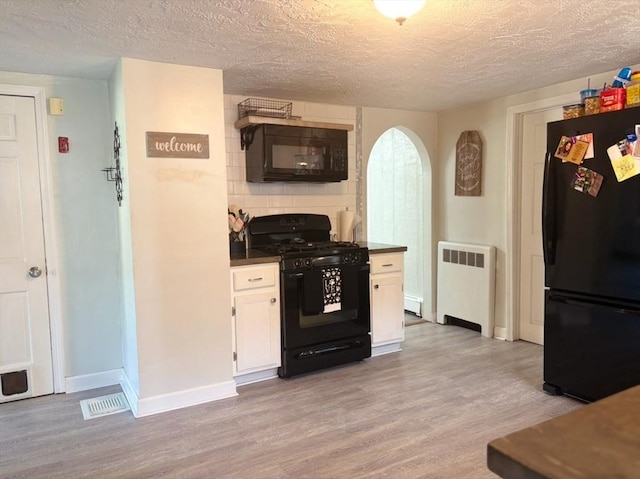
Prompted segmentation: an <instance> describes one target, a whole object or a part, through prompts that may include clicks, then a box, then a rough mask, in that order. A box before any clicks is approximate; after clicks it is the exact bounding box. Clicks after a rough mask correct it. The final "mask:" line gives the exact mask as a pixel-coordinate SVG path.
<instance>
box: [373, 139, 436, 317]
mask: <svg viewBox="0 0 640 479" xmlns="http://www.w3.org/2000/svg"><path fill="white" fill-rule="evenodd" d="M422 172H423V168H422V161H421V157H420V153H419V151H418V149H417V148H416V145H415V144H414V142H413V141H412V140H411V138H409V136H408V135H407V134H406V133H404V132H403V131H402V130H401V129H399V128H390V129H389V130H387V131H385V132H384V133H383V134H382V135H381V136H380V138H378V140H377V141H376V143H375V144H374V146H373V148H372V150H371V155H370V157H369V161H368V166H367V240H368V241H370V242H374V243H386V244H398V245H406V246H407V252H406V254H405V270H404V271H405V274H404V281H405V282H404V285H405V286H404V292H405V307H406V309H409V310H412V311H413V312H415V313H417V314H421V310H420V305H421V304H422V300H423V277H424V270H425V263H424V261H423V253H424V238H423V236H424V235H423V218H424V214H423V205H424V201H423V194H424V193H423V173H422ZM412 300H414V301H412ZM415 302H417V303H418V305H417V311H415V310H414V307H411V304H413V303H415Z"/></svg>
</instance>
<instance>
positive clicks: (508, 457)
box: [487, 386, 640, 479]
mask: <svg viewBox="0 0 640 479" xmlns="http://www.w3.org/2000/svg"><path fill="white" fill-rule="evenodd" d="M487 466H488V467H489V470H491V471H493V472H494V473H496V474H498V475H499V476H500V477H503V478H507V479H508V478H518V479H541V478H563V479H564V478H566V479H578V478H579V479H591V478H592V479H596V478H604V477H610V478H614V477H615V478H619V479H625V478H628V479H637V478H639V477H640V386H635V387H633V388H630V389H627V390H625V391H622V392H620V393H618V394H614V395H613V396H609V397H607V398H604V399H601V400H599V401H596V402H594V403H592V404H589V405H586V406H584V407H582V408H580V409H578V410H576V411H572V412H570V413H568V414H564V415H562V416H559V417H556V418H554V419H551V420H549V421H545V422H542V423H540V424H536V425H535V426H532V427H528V428H526V429H522V430H520V431H517V432H514V433H513V434H509V435H507V436H504V437H501V438H499V439H495V440H493V441H491V442H490V443H489V445H488V447H487Z"/></svg>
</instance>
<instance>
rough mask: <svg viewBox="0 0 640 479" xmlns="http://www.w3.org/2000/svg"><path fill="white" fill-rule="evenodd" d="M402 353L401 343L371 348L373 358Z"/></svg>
mask: <svg viewBox="0 0 640 479" xmlns="http://www.w3.org/2000/svg"><path fill="white" fill-rule="evenodd" d="M398 351H402V348H401V347H400V343H391V344H383V345H381V346H372V347H371V357H372V358H373V357H375V356H382V355H383V354H389V353H396V352H398Z"/></svg>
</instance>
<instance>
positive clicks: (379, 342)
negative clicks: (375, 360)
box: [370, 253, 404, 356]
mask: <svg viewBox="0 0 640 479" xmlns="http://www.w3.org/2000/svg"><path fill="white" fill-rule="evenodd" d="M370 261H371V289H370V293H371V345H372V348H373V352H372V355H374V356H375V355H376V354H382V353H385V352H391V351H395V350H399V349H400V347H399V343H400V342H402V341H404V254H403V253H384V254H372V255H370ZM381 346H382V347H381Z"/></svg>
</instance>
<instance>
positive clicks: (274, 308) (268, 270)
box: [231, 263, 280, 384]
mask: <svg viewBox="0 0 640 479" xmlns="http://www.w3.org/2000/svg"><path fill="white" fill-rule="evenodd" d="M231 299H232V303H233V304H232V315H233V318H232V319H233V323H232V329H233V364H234V367H233V374H234V377H235V379H236V383H237V384H247V383H250V382H254V381H258V380H261V379H266V378H269V377H274V376H276V375H277V368H278V367H279V366H280V280H279V269H278V264H277V263H274V264H271V263H269V264H266V265H250V266H236V267H233V268H231Z"/></svg>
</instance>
